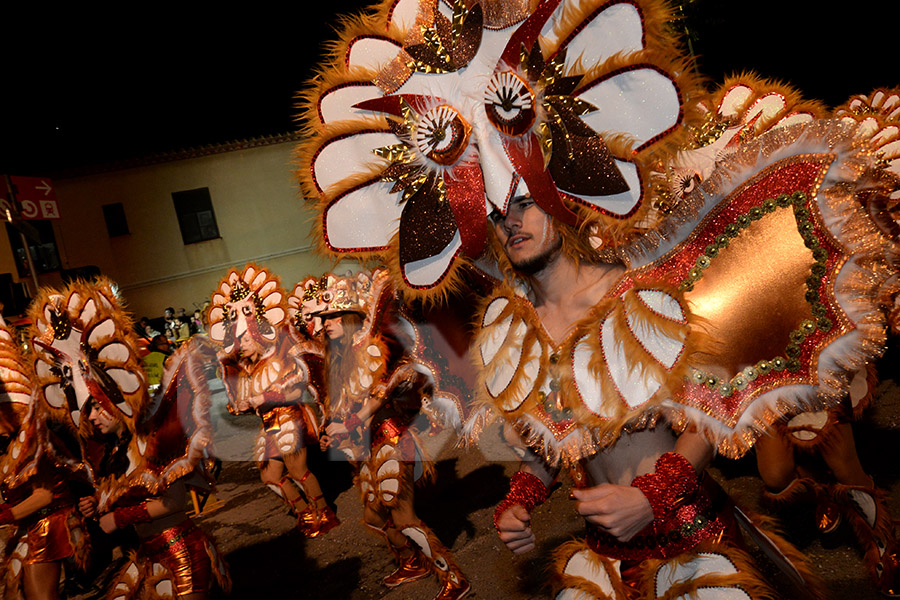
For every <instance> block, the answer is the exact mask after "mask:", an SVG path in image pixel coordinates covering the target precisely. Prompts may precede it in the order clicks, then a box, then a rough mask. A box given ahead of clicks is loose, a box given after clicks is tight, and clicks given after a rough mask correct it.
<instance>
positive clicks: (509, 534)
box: [497, 504, 535, 554]
mask: <svg viewBox="0 0 900 600" xmlns="http://www.w3.org/2000/svg"><path fill="white" fill-rule="evenodd" d="M497 533H499V534H500V541H502V542H503V543H504V544H506V547H507V548H509V549H510V550H512V552H513V553H514V554H524V553H526V552H528V551H530V550H534V545H535V539H534V533H533V532H532V531H531V515H529V514H528V511H527V510H525V509H524V508H523V507H522V506H521V505H519V504H513V505H512V506H510V507H509V508H508V509H506V510H505V511H503V514H501V515H500V518H499V519H497Z"/></svg>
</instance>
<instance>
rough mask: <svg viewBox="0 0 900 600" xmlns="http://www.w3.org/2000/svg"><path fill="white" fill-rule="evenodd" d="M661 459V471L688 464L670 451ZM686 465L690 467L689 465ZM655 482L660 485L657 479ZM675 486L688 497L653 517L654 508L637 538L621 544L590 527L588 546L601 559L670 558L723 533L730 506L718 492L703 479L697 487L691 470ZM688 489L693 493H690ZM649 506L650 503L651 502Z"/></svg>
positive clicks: (678, 499)
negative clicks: (647, 522)
mask: <svg viewBox="0 0 900 600" xmlns="http://www.w3.org/2000/svg"><path fill="white" fill-rule="evenodd" d="M663 457H665V458H663ZM675 457H679V458H675ZM660 459H661V460H662V461H663V465H662V466H663V469H664V470H665V469H666V468H667V466H668V465H670V463H671V464H673V465H674V466H675V468H676V469H680V468H683V465H682V466H681V467H679V466H678V463H679V462H680V460H684V461H685V462H687V460H685V459H684V458H683V457H680V456H679V455H676V454H675V453H672V452H669V453H666V454H664V455H663V456H662V457H660ZM679 459H680V460H679ZM657 462H659V461H657ZM687 464H688V466H690V463H687ZM657 468H659V467H657ZM651 475H653V474H651ZM643 477H646V476H643ZM657 481H658V482H659V483H660V484H661V483H662V482H661V481H660V480H657ZM675 487H677V488H678V490H679V491H681V492H686V493H687V494H688V495H687V496H683V495H682V496H677V498H676V499H675V500H674V501H672V503H671V504H669V505H668V506H667V507H666V510H665V511H662V510H660V515H659V516H656V507H654V516H655V518H654V520H653V522H652V523H651V524H650V525H648V526H647V527H646V528H644V529H643V530H642V531H641V532H640V533H639V534H638V535H636V536H635V537H633V538H631V539H630V540H628V541H627V542H623V541H620V540H617V539H616V538H614V537H613V536H611V535H609V534H608V533H606V532H605V531H602V530H601V529H599V528H597V527H594V526H591V525H590V524H589V525H588V535H587V544H588V546H590V547H591V549H592V550H594V551H595V552H597V553H598V554H600V555H602V556H606V557H609V558H613V559H617V560H646V559H648V558H672V557H674V556H678V555H679V554H682V553H684V552H687V551H688V550H690V549H691V548H693V547H694V546H696V545H697V544H699V543H700V542H702V541H703V540H706V539H709V538H711V537H714V536H716V535H718V534H719V533H721V532H722V531H724V530H725V528H726V523H727V521H728V517H727V515H726V508H727V506H729V505H728V504H727V503H728V502H729V500H728V497H727V496H726V495H725V494H724V493H723V492H722V491H721V490H720V489H719V490H717V489H716V488H715V484H712V483H711V482H710V481H709V480H706V485H700V484H699V482H698V480H697V476H696V472H695V471H694V469H693V467H691V476H690V477H689V479H688V480H687V481H679V482H678V484H677V485H676V486H675ZM691 488H693V490H694V491H689V490H690V489H691ZM642 491H643V490H642ZM645 493H646V492H645ZM661 493H663V494H665V493H666V492H665V491H662V492H661ZM670 496H676V494H675V493H672V494H670ZM714 498H715V501H714ZM652 504H653V501H651V505H652Z"/></svg>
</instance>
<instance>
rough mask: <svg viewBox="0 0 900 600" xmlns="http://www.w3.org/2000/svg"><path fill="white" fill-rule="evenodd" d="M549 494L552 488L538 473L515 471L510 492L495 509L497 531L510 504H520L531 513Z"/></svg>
mask: <svg viewBox="0 0 900 600" xmlns="http://www.w3.org/2000/svg"><path fill="white" fill-rule="evenodd" d="M549 495H550V490H549V489H547V486H546V485H544V482H543V481H541V479H540V478H539V477H537V476H536V475H532V474H531V473H526V472H525V471H517V472H515V473H513V476H512V477H510V479H509V493H508V494H507V495H506V498H504V500H503V502H501V503H500V504H499V505H498V506H497V510H495V511H494V527H495V528H496V529H497V531H499V530H500V527H499V526H498V522H499V521H500V517H501V516H502V515H503V513H504V512H506V510H507V509H508V508H509V507H510V506H513V505H515V504H518V505H519V506H521V507H522V508H524V509H525V510H526V511H528V513H529V514H530V513H531V511H532V510H534V508H535V507H536V506H540V505H541V504H543V503H544V502H546V500H547V497H548V496H549Z"/></svg>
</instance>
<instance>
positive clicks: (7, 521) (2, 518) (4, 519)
mask: <svg viewBox="0 0 900 600" xmlns="http://www.w3.org/2000/svg"><path fill="white" fill-rule="evenodd" d="M15 522H16V519H15V518H14V517H13V514H12V508H11V507H10V506H9V504H0V525H13V524H15Z"/></svg>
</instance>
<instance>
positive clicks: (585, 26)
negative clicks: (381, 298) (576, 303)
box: [298, 0, 694, 296]
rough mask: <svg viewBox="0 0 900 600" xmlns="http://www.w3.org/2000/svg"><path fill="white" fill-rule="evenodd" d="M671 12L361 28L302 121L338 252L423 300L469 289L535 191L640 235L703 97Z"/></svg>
mask: <svg viewBox="0 0 900 600" xmlns="http://www.w3.org/2000/svg"><path fill="white" fill-rule="evenodd" d="M671 18H672V15H671V13H669V12H668V10H667V8H666V6H665V4H664V3H663V2H659V1H657V0H628V1H625V2H618V1H617V2H608V1H606V0H544V1H542V2H540V3H535V2H525V1H519V0H480V1H478V0H476V1H474V2H470V1H467V0H456V1H454V2H448V3H445V2H437V1H436V0H392V1H387V2H383V3H382V4H381V5H380V6H379V7H378V8H377V9H376V11H375V12H374V13H372V14H369V15H366V16H363V17H359V18H355V19H350V20H348V21H347V22H346V27H345V28H344V31H343V32H342V34H341V40H340V41H339V42H338V44H337V45H336V51H335V52H334V53H333V56H332V57H331V59H330V60H329V61H328V62H327V63H326V64H325V65H323V66H322V68H321V69H320V73H319V74H318V76H317V77H316V79H315V81H314V83H313V84H312V87H311V89H309V90H307V92H306V94H305V104H304V108H303V115H302V118H303V123H304V127H305V130H306V133H307V134H308V135H307V136H306V138H307V139H308V141H306V142H304V143H303V144H302V145H301V147H300V149H299V152H298V157H299V169H298V176H299V179H300V182H301V185H302V188H303V193H304V195H305V197H306V198H307V199H309V200H310V201H312V202H315V203H316V206H317V209H318V211H319V213H320V216H321V226H320V228H319V233H320V234H321V242H322V246H323V248H324V249H325V250H326V251H328V252H333V253H337V254H349V255H352V256H357V257H361V258H376V259H379V260H382V261H385V262H386V264H388V266H389V267H390V270H391V275H392V277H393V279H394V280H395V283H396V285H397V286H398V289H400V290H401V292H402V293H404V294H406V295H413V296H422V295H434V294H436V295H442V294H446V293H447V292H448V291H450V290H452V289H453V288H454V287H455V286H458V285H460V284H461V281H460V278H459V276H460V272H459V270H458V269H459V267H460V265H462V264H463V263H465V262H468V261H472V260H475V259H477V258H478V257H480V256H481V255H482V254H483V253H484V251H485V249H486V243H487V239H488V235H487V225H486V216H487V214H489V213H490V212H491V211H492V210H494V208H497V209H499V210H505V209H506V206H507V204H508V202H509V200H510V199H511V198H512V197H514V196H516V195H521V194H523V193H530V194H531V195H532V197H534V199H535V201H536V202H537V203H538V204H539V205H540V206H541V207H542V208H543V209H544V210H545V211H546V212H548V213H549V214H551V215H553V216H554V217H555V218H557V219H559V220H560V221H563V222H565V223H569V224H575V223H576V222H577V221H579V220H582V221H584V220H586V221H589V222H590V226H589V227H588V229H589V230H593V231H595V232H596V233H597V234H598V235H602V236H603V238H604V239H605V240H606V243H607V244H609V245H611V244H613V240H617V241H624V240H627V239H628V238H629V237H631V236H632V235H633V234H634V233H635V232H636V231H637V229H636V227H637V225H638V224H639V223H644V222H645V221H646V218H647V212H648V209H649V202H648V201H647V194H648V190H649V185H650V182H649V179H648V178H647V177H646V176H645V173H644V170H645V168H646V165H649V164H653V163H655V162H656V161H658V160H659V159H660V157H661V156H663V155H664V154H665V150H666V149H667V148H668V144H669V143H670V142H672V141H673V140H674V139H675V137H677V136H675V135H674V134H675V133H676V131H677V129H678V125H679V124H680V123H681V122H682V121H683V119H684V117H685V115H684V112H683V110H682V104H683V101H684V99H685V97H686V96H688V95H690V94H691V93H692V92H693V90H694V83H693V81H692V80H691V79H690V76H689V75H688V74H689V73H691V69H689V68H685V64H683V62H682V61H681V60H680V57H681V56H682V54H681V53H680V51H679V49H678V48H677V47H676V43H675V42H674V38H673V37H672V36H671V34H670V33H669V29H668V28H667V26H666V22H667V21H669V20H671Z"/></svg>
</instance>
